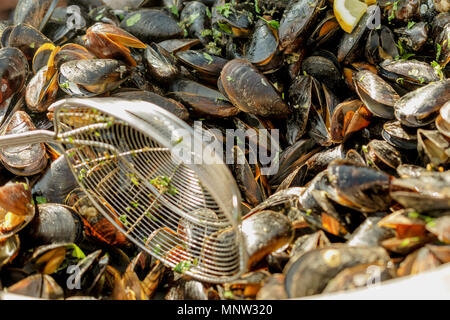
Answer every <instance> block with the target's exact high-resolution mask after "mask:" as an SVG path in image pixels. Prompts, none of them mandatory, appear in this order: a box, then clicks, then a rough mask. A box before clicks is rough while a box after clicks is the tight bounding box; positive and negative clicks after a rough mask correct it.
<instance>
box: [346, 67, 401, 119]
mask: <svg viewBox="0 0 450 320" xmlns="http://www.w3.org/2000/svg"><path fill="white" fill-rule="evenodd" d="M353 81H354V83H355V87H356V91H357V93H358V96H359V98H360V99H361V101H362V102H364V104H365V106H366V107H367V109H369V110H370V112H372V113H373V114H374V115H376V116H378V117H381V118H384V119H393V118H394V104H395V103H396V102H397V100H398V99H400V96H399V95H398V94H397V92H395V90H394V89H393V88H392V87H391V86H390V85H389V84H388V83H387V82H386V81H384V80H383V79H382V78H381V77H379V76H378V75H376V74H374V73H372V72H370V71H367V70H363V71H359V72H358V73H357V74H356V76H355V79H354V80H353Z"/></svg>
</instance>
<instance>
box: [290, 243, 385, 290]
mask: <svg viewBox="0 0 450 320" xmlns="http://www.w3.org/2000/svg"><path fill="white" fill-rule="evenodd" d="M389 261H390V258H389V255H388V254H387V252H386V251H385V250H384V249H383V248H380V247H373V248H370V247H347V246H339V245H332V246H329V247H326V248H322V249H315V250H312V251H309V252H306V253H305V254H303V255H301V256H300V257H297V258H296V261H295V262H293V263H292V264H291V265H290V267H289V268H288V269H287V270H286V271H285V275H286V279H285V285H286V291H287V293H288V297H289V298H299V297H304V296H309V295H314V294H319V293H321V292H323V290H324V289H325V288H326V286H327V284H328V283H329V281H330V280H332V279H333V278H334V277H336V276H337V275H338V274H339V273H340V272H341V271H343V270H345V269H347V268H350V267H355V266H357V265H362V264H377V265H382V266H387V265H388V263H389Z"/></svg>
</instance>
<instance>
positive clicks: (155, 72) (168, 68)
mask: <svg viewBox="0 0 450 320" xmlns="http://www.w3.org/2000/svg"><path fill="white" fill-rule="evenodd" d="M144 58H145V62H146V64H147V75H148V78H149V79H150V80H151V81H153V80H154V81H157V82H160V83H163V84H165V83H170V82H172V81H173V80H175V78H177V77H178V76H179V75H180V73H181V70H180V67H179V66H178V64H177V62H176V60H175V58H174V57H173V56H172V55H171V54H170V53H169V52H168V51H167V50H166V49H164V48H163V47H161V46H160V45H159V44H156V43H151V44H150V45H148V46H146V48H145V52H144Z"/></svg>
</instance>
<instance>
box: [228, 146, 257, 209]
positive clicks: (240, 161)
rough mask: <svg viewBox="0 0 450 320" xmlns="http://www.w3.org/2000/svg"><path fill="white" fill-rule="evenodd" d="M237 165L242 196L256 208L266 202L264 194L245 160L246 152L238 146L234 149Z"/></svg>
mask: <svg viewBox="0 0 450 320" xmlns="http://www.w3.org/2000/svg"><path fill="white" fill-rule="evenodd" d="M233 154H234V159H235V164H234V165H233V169H234V170H233V171H234V175H235V177H236V182H237V184H238V186H239V189H240V190H241V193H242V196H243V198H244V199H245V201H247V203H249V204H250V205H251V206H256V205H258V204H259V203H261V202H262V201H264V200H265V195H264V192H263V191H262V189H261V187H260V186H259V185H258V183H257V179H256V178H255V175H254V174H253V171H252V168H251V167H250V165H249V163H248V162H247V160H246V159H245V155H244V152H243V151H242V149H241V148H239V147H238V146H234V147H233Z"/></svg>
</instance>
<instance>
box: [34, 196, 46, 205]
mask: <svg viewBox="0 0 450 320" xmlns="http://www.w3.org/2000/svg"><path fill="white" fill-rule="evenodd" d="M36 202H37V204H43V203H47V199H46V198H45V197H36Z"/></svg>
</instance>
